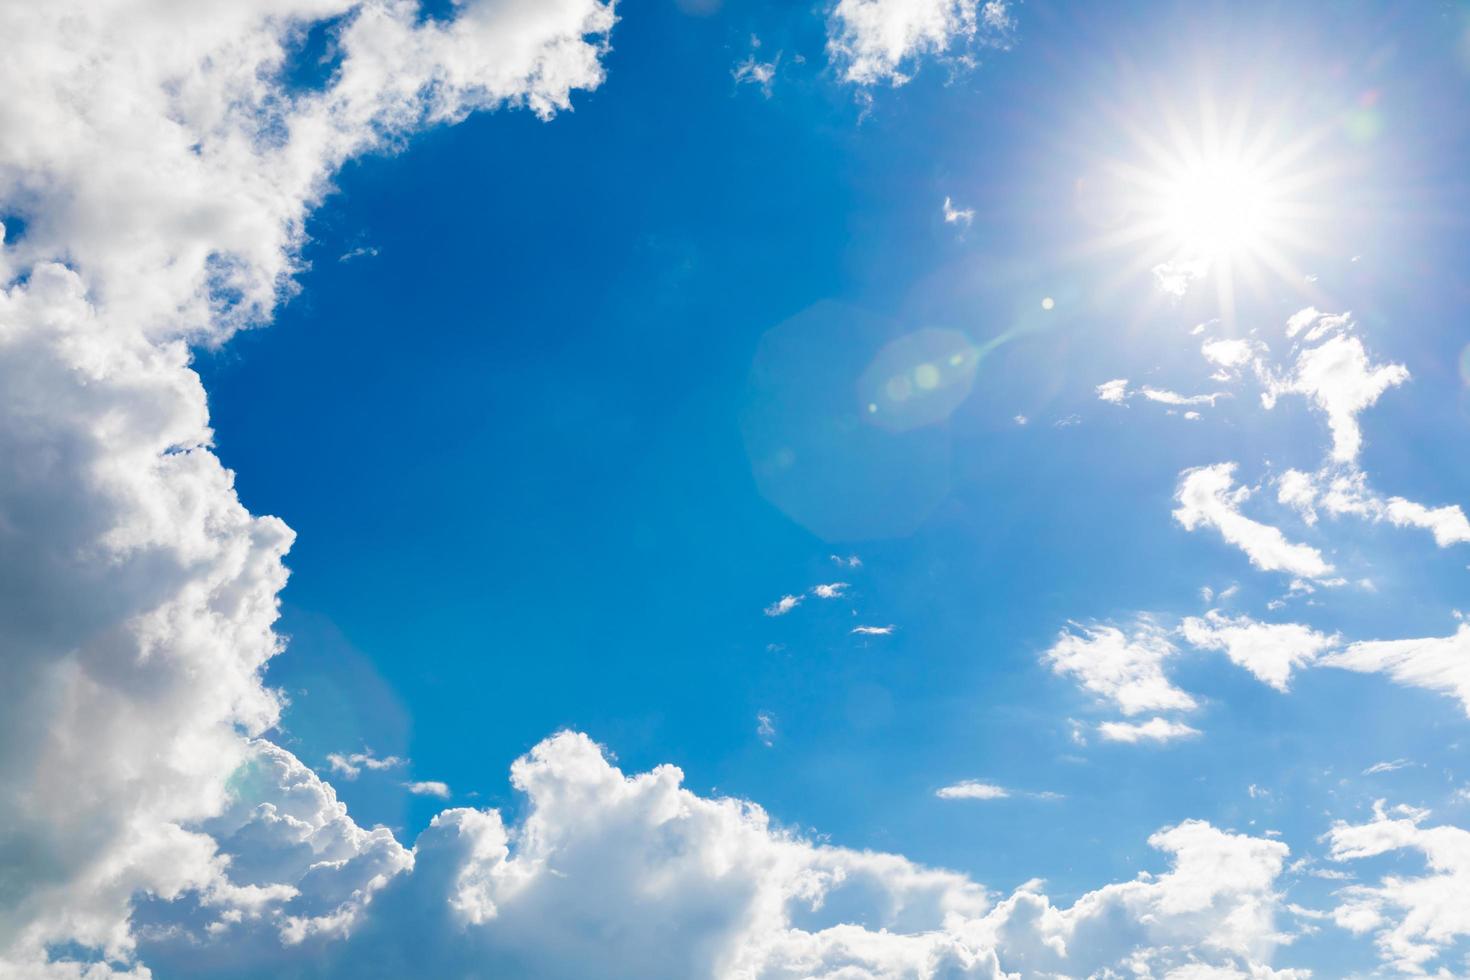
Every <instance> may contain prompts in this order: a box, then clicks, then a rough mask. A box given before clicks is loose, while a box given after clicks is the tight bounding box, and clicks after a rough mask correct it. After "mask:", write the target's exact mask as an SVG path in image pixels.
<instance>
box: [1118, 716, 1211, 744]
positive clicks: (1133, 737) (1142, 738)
mask: <svg viewBox="0 0 1470 980" xmlns="http://www.w3.org/2000/svg"><path fill="white" fill-rule="evenodd" d="M1097 733H1098V734H1099V735H1101V736H1102V737H1103V738H1105V739H1107V740H1108V741H1110V742H1127V743H1137V742H1160V743H1162V742H1172V741H1174V740H1176V739H1181V738H1193V737H1195V736H1197V735H1199V734H1200V730H1199V729H1198V728H1191V727H1190V726H1189V725H1186V724H1184V723H1183V722H1182V721H1169V720H1167V719H1165V718H1150V719H1149V720H1148V721H1145V722H1141V723H1138V724H1133V723H1130V722H1124V721H1105V722H1103V723H1102V724H1101V725H1098V726H1097Z"/></svg>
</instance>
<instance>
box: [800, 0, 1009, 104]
mask: <svg viewBox="0 0 1470 980" xmlns="http://www.w3.org/2000/svg"><path fill="white" fill-rule="evenodd" d="M1012 28H1013V25H1012V21H1011V16H1010V12H1009V9H1008V6H1007V5H1006V4H1005V3H1004V2H1001V0H984V2H982V0H837V3H836V5H835V6H834V7H833V8H832V13H831V16H830V17H829V18H828V22H827V54H828V57H829V58H830V59H831V60H832V63H833V64H834V65H836V66H837V69H838V71H839V72H840V73H841V75H842V77H843V78H844V79H845V80H846V81H849V82H854V83H856V84H858V85H873V84H877V83H880V82H888V83H890V84H893V85H902V84H904V83H905V82H907V81H908V80H909V78H910V76H911V74H912V67H911V66H912V64H913V62H915V61H916V60H917V59H919V58H922V57H929V56H945V55H951V56H954V57H957V58H958V59H959V60H960V61H962V62H963V61H965V60H966V59H967V58H968V55H967V52H968V51H969V50H970V49H972V48H974V47H976V46H980V45H992V46H995V45H1003V44H1005V43H1006V42H1007V39H1008V38H1009V37H1010V34H1011V31H1012Z"/></svg>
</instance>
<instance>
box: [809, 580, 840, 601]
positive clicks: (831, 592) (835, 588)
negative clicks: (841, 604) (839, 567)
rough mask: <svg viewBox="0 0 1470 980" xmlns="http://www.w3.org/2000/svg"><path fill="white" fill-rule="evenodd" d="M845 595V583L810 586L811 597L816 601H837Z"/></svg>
mask: <svg viewBox="0 0 1470 980" xmlns="http://www.w3.org/2000/svg"><path fill="white" fill-rule="evenodd" d="M846 593H847V583H846V582H825V583H823V584H821V585H814V586H812V595H814V596H816V597H817V598H818V599H838V598H841V597H842V596H843V595H845V594H846Z"/></svg>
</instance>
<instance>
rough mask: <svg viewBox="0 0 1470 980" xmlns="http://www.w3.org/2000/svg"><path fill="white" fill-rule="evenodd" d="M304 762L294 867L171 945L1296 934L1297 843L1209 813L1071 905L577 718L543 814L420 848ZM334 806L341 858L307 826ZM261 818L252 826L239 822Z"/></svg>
mask: <svg viewBox="0 0 1470 980" xmlns="http://www.w3.org/2000/svg"><path fill="white" fill-rule="evenodd" d="M276 751H277V752H278V751H279V750H276ZM282 755H284V753H282ZM278 775H279V774H278V773H272V774H270V775H269V776H268V777H267V778H265V779H263V781H262V782H263V784H264V785H276V784H278V783H279V782H280V780H279V778H277V777H278ZM300 778H301V779H304V780H308V782H307V783H306V784H305V785H304V786H303V789H304V790H307V791H308V792H305V793H303V795H301V796H300V798H299V802H298V803H296V804H295V811H294V812H295V813H296V814H297V815H298V816H297V817H296V818H294V819H293V820H290V821H286V820H278V821H276V822H275V823H274V824H272V827H274V828H276V829H274V830H273V831H272V835H273V836H271V837H269V838H268V840H269V846H268V847H261V848H260V849H259V850H258V852H257V853H258V854H260V855H261V856H269V857H271V860H270V861H267V862H264V863H258V862H257V863H253V864H251V865H250V871H249V872H248V873H249V874H251V875H253V876H255V877H260V878H262V879H265V878H273V879H275V880H280V879H282V878H287V879H290V880H291V881H292V882H294V884H291V885H289V886H287V888H286V889H285V890H283V891H281V892H279V893H272V894H270V895H268V896H267V895H260V896H257V901H256V905H255V911H253V912H252V913H250V914H242V915H240V916H238V917H237V916H234V915H230V916H224V915H222V914H221V913H220V912H219V911H218V909H217V908H216V907H214V906H204V907H201V906H197V905H196V906H190V907H188V908H187V909H186V908H184V907H183V906H162V907H155V908H153V909H151V910H150V911H154V912H171V913H174V914H175V915H176V916H177V917H176V918H174V919H170V920H167V921H168V928H166V929H159V930H155V931H154V932H153V934H152V937H151V938H150V939H149V941H148V943H147V944H146V947H145V951H146V953H147V955H148V956H149V957H150V958H152V959H154V960H155V961H156V962H160V963H186V964H188V965H189V968H190V969H191V970H194V971H207V968H208V967H209V966H210V965H211V964H214V963H229V964H232V965H235V966H236V968H237V969H240V970H241V972H242V973H245V974H247V975H248V974H249V973H250V971H251V969H252V967H253V968H254V970H255V974H256V975H264V974H271V973H275V972H279V971H278V969H272V967H273V965H275V966H278V965H279V964H280V963H281V960H280V959H279V957H280V956H281V955H282V952H281V951H282V949H283V946H282V940H283V939H284V940H285V941H286V943H287V944H288V945H287V946H286V947H284V948H285V949H287V950H288V951H289V952H288V955H290V956H291V957H292V960H291V962H300V963H308V962H309V963H311V964H313V969H314V970H315V971H317V972H319V973H321V974H323V975H327V976H343V977H347V976H361V975H365V974H368V975H371V974H377V975H382V974H385V973H386V974H392V975H415V976H445V977H450V976H465V975H470V974H472V973H481V974H484V975H490V976H494V975H500V974H502V973H506V974H513V975H527V976H544V977H587V976H610V975H616V976H626V977H650V978H661V977H667V978H670V980H673V978H683V977H691V976H710V975H717V976H737V977H743V976H751V977H757V976H758V977H778V978H792V980H795V978H804V977H820V978H829V980H839V978H846V977H941V976H943V977H977V978H989V980H1000V978H1001V977H1002V976H1003V975H1004V974H1007V973H1009V974H1012V975H1015V974H1019V975H1022V976H1044V975H1057V974H1061V975H1067V976H1090V975H1107V973H1108V972H1109V971H1112V972H1114V973H1117V972H1118V971H1121V970H1123V969H1124V968H1125V967H1126V968H1127V969H1129V970H1132V971H1134V972H1136V971H1137V970H1139V969H1144V970H1150V971H1153V973H1154V975H1160V976H1162V975H1171V974H1170V971H1171V970H1174V969H1177V968H1180V967H1182V966H1184V965H1185V964H1187V963H1196V964H1206V965H1211V966H1214V967H1217V968H1219V969H1230V970H1237V971H1240V970H1244V971H1251V970H1258V971H1264V970H1265V969H1266V966H1267V964H1269V962H1270V960H1271V958H1272V956H1273V953H1274V950H1275V947H1276V946H1277V944H1278V943H1279V941H1280V938H1279V937H1280V932H1281V930H1280V926H1279V925H1278V922H1277V917H1278V915H1279V914H1280V913H1281V912H1282V907H1281V901H1280V898H1279V896H1278V894H1277V887H1276V882H1277V879H1278V876H1279V875H1280V874H1281V871H1282V869H1283V866H1284V863H1285V859H1286V857H1287V853H1288V852H1287V848H1286V847H1285V845H1283V844H1280V843H1278V842H1275V841H1271V840H1265V839H1260V838H1252V837H1247V836H1244V835H1238V834H1230V833H1226V832H1223V831H1221V830H1218V829H1216V828H1214V827H1212V826H1210V825H1209V824H1207V823H1203V822H1200V821H1186V822H1184V823H1182V824H1179V825H1177V826H1173V827H1166V828H1164V829H1163V830H1160V831H1159V832H1158V833H1156V834H1154V835H1153V836H1152V837H1150V838H1149V844H1150V845H1151V846H1152V847H1154V848H1156V849H1157V850H1159V851H1162V852H1163V853H1164V854H1166V855H1167V856H1168V858H1169V861H1170V865H1171V866H1170V867H1169V869H1168V870H1166V871H1164V872H1163V873H1160V874H1157V875H1149V876H1143V877H1140V878H1139V879H1138V880H1135V881H1130V882H1126V883H1121V884H1113V885H1107V886H1105V887H1103V888H1100V889H1097V890H1096V891H1092V892H1088V893H1086V894H1084V895H1082V896H1081V897H1080V898H1079V899H1078V900H1077V901H1076V903H1075V904H1073V905H1071V906H1070V907H1058V906H1054V905H1052V903H1051V902H1050V900H1049V899H1048V898H1047V897H1046V896H1045V895H1044V894H1042V892H1041V891H1040V886H1039V883H1037V882H1032V883H1029V884H1028V885H1026V886H1024V887H1022V888H1021V889H1020V890H1018V891H1017V892H1015V893H1013V894H1012V895H1010V896H1008V897H1006V898H1005V899H1004V900H1002V901H999V902H994V901H992V899H991V898H990V896H989V895H988V894H987V892H986V891H985V890H984V889H983V888H981V887H980V886H979V885H977V884H975V883H973V882H971V881H969V880H968V879H966V878H965V877H963V876H961V875H957V874H953V873H950V872H946V871H939V870H934V869H929V868H924V867H922V866H919V865H916V864H913V863H912V862H910V861H907V860H905V859H904V858H902V857H898V856H896V855H891V854H880V853H874V852H870V851H853V850H848V849H845V848H839V847H831V846H827V845H822V844H815V843H812V842H809V841H807V840H804V839H802V838H800V837H798V836H795V835H793V834H791V833H789V832H786V831H781V830H778V829H775V828H773V827H771V825H770V822H769V820H768V818H767V816H766V814H765V813H764V812H763V811H762V810H761V809H760V808H759V807H756V806H754V805H752V804H749V803H744V802H741V801H738V800H731V799H709V798H704V797H700V796H697V795H695V794H693V793H691V792H689V791H688V790H686V789H684V788H683V787H682V785H681V780H682V774H681V773H680V772H679V770H678V769H676V768H674V767H672V766H661V767H659V768H657V769H654V770H653V771H651V772H647V773H642V774H638V775H625V774H623V773H622V772H620V771H619V770H618V769H616V768H614V767H613V766H612V765H610V764H609V763H608V762H607V760H606V758H605V757H604V756H603V754H602V753H601V751H600V750H599V749H598V748H597V746H596V745H594V744H593V743H592V742H591V741H590V740H589V739H587V738H586V737H585V736H582V735H576V734H572V733H563V734H561V735H558V736H556V737H554V738H551V739H548V740H546V741H545V742H542V743H541V744H540V745H538V746H537V747H536V748H535V749H533V750H532V751H531V752H530V753H529V754H528V755H526V756H525V757H523V758H521V759H519V760H517V762H516V763H515V765H514V766H513V767H512V772H511V779H512V783H513V784H514V786H515V787H516V789H517V790H518V791H520V792H521V793H523V794H525V799H526V809H525V814H526V815H525V818H524V820H523V821H522V823H521V824H519V825H518V826H515V827H507V826H506V825H505V824H504V823H503V821H502V818H501V816H500V814H499V813H498V812H497V811H494V810H471V809H454V810H447V811H445V812H443V813H441V814H440V815H439V816H438V817H436V818H435V819H434V821H433V824H432V825H431V826H430V827H429V828H428V829H427V830H425V831H424V833H423V834H422V835H420V837H419V839H418V841H417V842H416V843H415V846H414V850H413V852H412V855H411V857H409V856H408V855H407V853H406V852H401V851H398V852H391V854H392V855H394V857H393V860H394V861H396V862H397V863H396V864H385V863H384V861H383V859H382V858H373V860H372V861H367V860H366V859H367V858H369V856H371V855H373V854H375V851H374V850H373V845H372V843H371V839H370V838H362V837H359V838H350V837H343V836H342V832H343V831H344V830H345V829H346V828H345V827H341V826H339V824H338V823H334V820H337V819H338V818H336V817H335V816H334V808H333V807H332V806H331V805H330V804H331V803H332V802H333V801H332V800H331V797H330V792H329V788H325V787H322V786H321V785H320V784H319V783H311V782H310V780H311V778H312V777H310V774H309V773H306V772H302V773H300ZM283 816H284V814H283ZM313 827H314V828H317V830H316V831H314V833H315V834H317V835H319V836H321V837H322V839H321V840H320V841H319V842H318V843H316V844H315V845H314V846H317V847H320V852H319V856H320V858H321V861H323V862H326V863H317V862H314V861H313V857H314V854H315V853H317V852H313V851H312V850H311V849H309V848H295V849H292V848H291V847H290V846H289V844H290V842H291V841H293V840H296V839H298V837H299V835H301V834H302V833H304V832H306V830H307V828H313ZM329 830H330V831H331V833H333V834H335V835H336V836H331V837H329V836H325V833H326V832H327V831H329ZM253 833H254V831H251V830H249V829H248V827H242V828H241V829H240V830H238V831H237V832H236V833H235V834H234V835H233V838H232V839H234V840H238V841H244V840H246V839H248V838H250V837H251V836H252V834H253ZM383 833H384V834H386V832H383ZM385 839H390V838H385ZM242 853H243V852H242ZM374 862H375V863H374ZM373 870H376V872H377V875H376V877H375V878H374V879H373V880H372V883H371V885H370V886H369V888H368V890H369V891H370V894H371V900H370V901H366V902H364V900H363V899H362V897H360V896H358V897H353V896H354V895H356V893H348V898H347V899H346V904H345V906H344V909H345V911H344V913H343V916H342V917H341V918H343V919H345V920H348V921H350V927H342V926H340V925H339V924H338V923H337V922H335V921H329V919H328V918H327V917H323V916H320V915H315V913H316V912H317V911H319V910H320V909H321V908H323V907H328V906H330V903H331V901H332V900H333V898H334V897H336V896H339V895H341V894H342V893H343V887H344V886H345V885H347V884H348V883H349V882H359V883H360V882H361V881H362V875H364V874H366V873H368V872H369V871H373ZM339 878H340V879H347V880H346V881H339V880H338V879H339ZM855 922H862V923H863V925H856V924H853V923H855ZM216 923H218V924H219V927H218V928H214V925H215V924H216ZM241 968H243V969H241Z"/></svg>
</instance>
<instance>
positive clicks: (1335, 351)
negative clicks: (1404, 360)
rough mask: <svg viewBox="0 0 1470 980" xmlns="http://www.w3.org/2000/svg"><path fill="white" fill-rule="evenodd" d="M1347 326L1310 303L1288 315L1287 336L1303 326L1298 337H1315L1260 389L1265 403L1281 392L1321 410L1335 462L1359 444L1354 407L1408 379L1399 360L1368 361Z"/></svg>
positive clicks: (1352, 455) (1346, 459) (1354, 454)
mask: <svg viewBox="0 0 1470 980" xmlns="http://www.w3.org/2000/svg"><path fill="white" fill-rule="evenodd" d="M1352 326H1353V324H1352V320H1351V319H1350V318H1349V316H1348V315H1347V314H1341V315H1329V314H1323V313H1320V312H1318V311H1317V310H1315V309H1312V308H1311V307H1308V308H1307V309H1305V310H1301V311H1300V312H1298V313H1296V314H1295V315H1293V316H1292V317H1291V319H1290V320H1288V321H1287V327H1286V332H1287V336H1289V337H1295V336H1296V335H1297V334H1298V333H1302V332H1303V331H1305V333H1304V335H1303V342H1315V341H1319V340H1320V341H1321V343H1319V344H1316V346H1312V347H1303V348H1302V349H1301V350H1299V351H1298V353H1297V356H1296V363H1295V365H1294V367H1293V369H1292V372H1291V374H1290V375H1289V376H1288V377H1286V378H1270V377H1268V378H1267V379H1266V380H1267V390H1266V392H1265V394H1264V395H1263V400H1264V403H1265V405H1266V407H1267V408H1270V407H1271V406H1272V405H1274V404H1275V401H1276V399H1277V398H1278V397H1279V396H1281V395H1284V394H1298V395H1302V396H1304V397H1306V398H1308V399H1310V400H1311V401H1312V403H1313V404H1315V405H1316V406H1317V408H1319V409H1321V410H1322V412H1323V413H1324V414H1326V416H1327V424H1328V427H1329V428H1330V429H1331V430H1332V458H1333V460H1334V461H1336V462H1338V463H1351V462H1353V461H1354V460H1356V459H1357V458H1358V452H1359V451H1360V450H1361V449H1362V445H1363V434H1362V431H1361V430H1360V429H1359V428H1358V413H1359V412H1361V411H1362V410H1363V409H1365V408H1367V407H1369V406H1370V405H1372V404H1373V403H1374V402H1376V401H1377V400H1378V398H1379V396H1380V395H1382V394H1383V393H1384V392H1385V391H1387V390H1388V389H1389V388H1392V387H1394V386H1396V385H1401V384H1403V383H1404V382H1405V381H1407V380H1409V371H1408V369H1407V368H1405V367H1404V366H1403V365H1402V364H1372V363H1370V362H1369V360H1368V353H1367V351H1366V350H1365V349H1364V347H1363V342H1362V341H1361V340H1359V339H1358V338H1357V337H1355V336H1352V335H1351V333H1350V331H1351V330H1352ZM1324 337H1326V338H1327V339H1325V340H1323V339H1322V338H1324Z"/></svg>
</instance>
